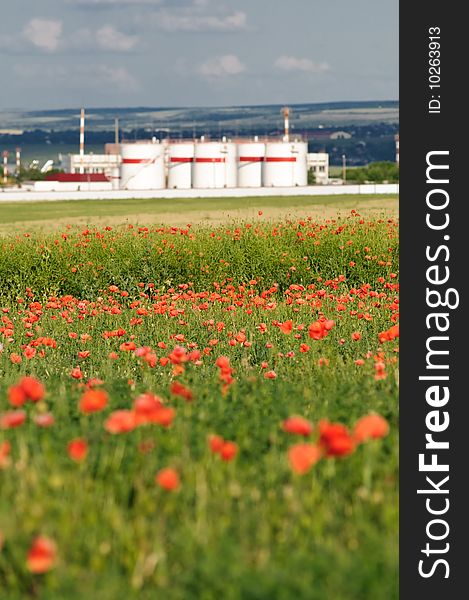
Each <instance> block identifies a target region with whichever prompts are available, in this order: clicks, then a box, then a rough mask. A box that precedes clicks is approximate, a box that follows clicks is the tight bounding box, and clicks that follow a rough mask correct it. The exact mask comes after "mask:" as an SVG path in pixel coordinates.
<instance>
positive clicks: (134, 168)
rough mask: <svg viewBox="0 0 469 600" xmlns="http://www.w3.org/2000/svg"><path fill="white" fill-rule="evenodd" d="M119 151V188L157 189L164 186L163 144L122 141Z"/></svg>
mask: <svg viewBox="0 0 469 600" xmlns="http://www.w3.org/2000/svg"><path fill="white" fill-rule="evenodd" d="M120 151H121V159H122V162H121V179H120V187H121V189H124V190H158V189H163V188H164V187H165V173H164V146H163V144H159V143H155V142H134V143H122V144H121V145H120Z"/></svg>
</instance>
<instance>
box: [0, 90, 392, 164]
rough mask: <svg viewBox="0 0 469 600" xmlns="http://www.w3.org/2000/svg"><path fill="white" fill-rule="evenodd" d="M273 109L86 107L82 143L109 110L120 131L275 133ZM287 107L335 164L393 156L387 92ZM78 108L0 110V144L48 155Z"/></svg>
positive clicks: (104, 132)
mask: <svg viewBox="0 0 469 600" xmlns="http://www.w3.org/2000/svg"><path fill="white" fill-rule="evenodd" d="M85 108H86V107H85ZM281 109H282V105H279V104H271V105H255V106H228V107H226V106H225V107H132V108H113V107H110V108H86V136H85V137H86V144H87V148H88V149H91V146H93V147H96V146H99V145H102V144H104V143H106V142H110V141H113V140H114V123H115V119H116V118H118V119H119V129H120V136H121V139H141V138H149V137H152V136H156V137H158V138H160V139H161V138H164V137H173V138H187V137H190V138H192V137H199V136H201V135H206V136H208V137H212V138H218V137H221V136H222V135H226V136H228V137H235V136H238V135H239V136H246V135H247V136H252V135H259V136H266V135H268V136H279V135H282V133H283V117H282V114H281ZM290 109H291V116H290V131H291V133H292V135H295V134H297V135H301V136H303V138H304V139H307V140H308V141H309V146H310V151H321V150H325V151H327V152H329V153H330V155H331V163H332V164H339V163H340V161H341V160H342V159H341V156H342V154H344V153H345V154H346V155H347V157H348V159H349V162H350V164H351V165H352V164H366V163H367V162H370V161H372V160H393V155H394V134H395V133H396V132H397V131H398V129H399V103H398V102H397V101H395V100H389V101H379V102H377V101H368V102H323V103H317V104H312V103H311V104H292V105H290ZM79 115H80V108H79V107H77V108H68V109H60V110H37V111H26V112H22V111H18V110H12V111H0V150H3V149H9V150H11V149H12V148H14V147H15V146H21V147H23V148H28V155H29V153H30V149H31V148H33V150H31V156H32V155H33V154H34V152H35V150H34V149H36V150H37V151H39V152H40V154H41V156H46V155H50V156H51V157H53V156H52V155H53V154H54V153H55V154H56V153H57V152H62V150H65V147H67V148H68V147H69V146H70V147H74V146H75V147H78V129H79ZM342 131H344V132H346V134H347V135H346V136H343V137H345V138H348V136H351V137H350V138H348V139H343V137H342V136H341V133H340V132H342ZM335 134H337V135H335ZM331 136H332V137H331ZM334 137H335V138H336V139H334ZM337 138H338V139H337ZM94 151H95V150H94Z"/></svg>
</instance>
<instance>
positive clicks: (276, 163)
mask: <svg viewBox="0 0 469 600" xmlns="http://www.w3.org/2000/svg"><path fill="white" fill-rule="evenodd" d="M296 158H297V153H295V152H293V144H290V143H289V142H268V143H267V144H266V145H265V159H264V163H263V171H262V176H263V177H262V179H263V184H264V186H265V187H293V186H294V185H295V176H296V169H295V163H296Z"/></svg>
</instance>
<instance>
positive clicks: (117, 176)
mask: <svg viewBox="0 0 469 600" xmlns="http://www.w3.org/2000/svg"><path fill="white" fill-rule="evenodd" d="M282 113H283V116H284V124H285V134H284V136H283V137H282V138H281V139H271V138H269V139H263V140H260V139H259V138H258V136H254V137H253V138H241V139H234V140H232V139H227V138H226V137H222V138H221V140H211V139H208V138H206V137H205V136H202V137H201V138H199V139H194V140H187V139H186V140H170V139H166V140H163V141H160V140H157V139H156V138H152V139H150V140H137V141H125V140H124V141H121V142H120V143H118V137H119V136H118V132H116V143H114V144H106V148H105V152H104V154H85V151H84V147H85V111H84V109H82V110H81V114H80V152H79V154H73V155H70V156H69V157H68V158H67V159H66V160H65V161H64V163H63V164H64V167H65V170H66V171H67V177H66V178H65V179H66V180H65V179H64V178H61V177H59V176H55V177H54V176H51V177H50V178H47V180H46V181H42V182H38V183H37V185H35V189H37V190H39V189H40V190H41V191H47V190H50V191H52V190H59V189H64V190H65V189H66V190H70V189H71V188H73V187H74V186H75V188H74V189H76V190H84V189H87V190H88V189H90V190H91V189H96V187H95V186H99V185H100V184H101V185H103V186H105V187H106V188H107V187H108V186H109V185H110V186H111V187H112V189H115V190H117V189H121V190H161V189H175V190H178V189H181V190H182V189H191V188H194V189H207V190H209V189H225V188H238V187H239V188H261V187H268V188H271V187H302V186H306V185H307V184H308V159H307V155H308V145H307V143H306V142H303V141H301V139H299V138H298V137H295V138H294V139H291V138H290V133H289V116H290V109H289V108H287V107H285V108H284V109H282ZM97 174H102V175H104V178H103V179H102V180H100V181H98V180H97V179H96V178H94V177H91V178H90V177H86V176H87V175H97ZM320 179H321V177H318V180H320ZM90 186H91V187H90Z"/></svg>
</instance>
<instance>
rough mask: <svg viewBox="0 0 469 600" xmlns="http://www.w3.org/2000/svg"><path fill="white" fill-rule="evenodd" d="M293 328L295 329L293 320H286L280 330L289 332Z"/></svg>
mask: <svg viewBox="0 0 469 600" xmlns="http://www.w3.org/2000/svg"><path fill="white" fill-rule="evenodd" d="M292 330H293V321H285V323H282V324H281V325H280V331H281V332H282V333H286V334H289V333H291V332H292Z"/></svg>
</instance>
